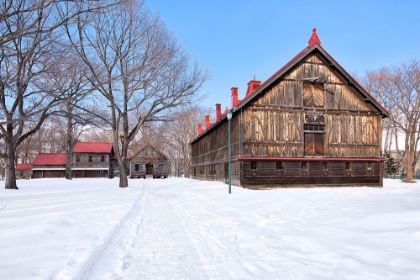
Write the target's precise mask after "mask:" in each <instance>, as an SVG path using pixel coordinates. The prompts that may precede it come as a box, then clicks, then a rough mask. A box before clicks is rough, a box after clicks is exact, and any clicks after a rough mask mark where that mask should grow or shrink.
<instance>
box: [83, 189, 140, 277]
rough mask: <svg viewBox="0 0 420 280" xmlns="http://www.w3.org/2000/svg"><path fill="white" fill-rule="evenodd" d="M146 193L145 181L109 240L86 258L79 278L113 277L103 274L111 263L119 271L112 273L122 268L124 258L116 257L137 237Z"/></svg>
mask: <svg viewBox="0 0 420 280" xmlns="http://www.w3.org/2000/svg"><path fill="white" fill-rule="evenodd" d="M145 194H146V192H145V184H144V183H143V185H142V192H141V194H140V196H139V197H138V198H137V199H136V201H135V203H134V204H133V207H132V208H131V210H130V211H129V212H128V213H127V214H126V216H125V217H124V218H123V219H122V223H121V224H120V225H119V226H117V227H116V228H115V229H114V231H113V232H112V233H111V235H110V236H109V238H108V241H107V242H104V243H103V244H102V245H101V246H100V247H99V248H97V249H96V250H95V253H94V254H93V255H92V256H91V257H90V258H89V259H88V260H86V265H85V266H84V268H83V269H82V270H81V273H80V274H79V276H78V277H77V279H83V280H87V279H107V278H108V279H113V277H114V276H111V275H110V273H108V275H102V274H103V272H104V267H105V268H106V269H108V270H109V269H110V267H109V264H111V263H113V264H115V266H116V267H114V270H116V271H117V272H115V271H114V272H112V274H114V275H115V273H117V274H118V271H119V270H121V261H122V260H115V257H116V256H118V255H121V251H123V252H125V251H127V246H128V247H130V245H127V244H132V243H133V240H134V239H135V237H136V235H135V234H136V233H137V232H138V228H139V227H140V225H141V222H142V217H143V214H144V205H145V203H144V202H145V200H146V196H145ZM127 233H129V235H127ZM131 246H132V245H131ZM124 255H125V254H124ZM99 276H100V277H99Z"/></svg>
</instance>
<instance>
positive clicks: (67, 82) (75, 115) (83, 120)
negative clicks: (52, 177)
mask: <svg viewBox="0 0 420 280" xmlns="http://www.w3.org/2000/svg"><path fill="white" fill-rule="evenodd" d="M86 72H87V69H86V67H85V64H84V63H83V62H82V61H81V60H80V59H79V57H78V56H75V55H72V54H71V53H68V54H67V55H66V57H65V59H63V60H62V63H60V64H56V65H55V67H54V71H53V74H52V75H51V81H52V83H53V84H54V88H55V89H56V90H57V92H58V94H59V95H60V96H61V98H62V101H61V102H60V105H59V108H58V109H57V113H56V115H57V116H60V117H61V118H63V119H64V120H65V125H62V126H61V127H63V128H64V129H61V130H62V135H63V136H64V137H63V138H64V139H65V141H64V143H65V145H63V150H65V151H66V178H67V179H72V172H71V164H72V155H73V148H74V146H75V145H76V143H77V141H78V139H79V137H80V134H81V133H82V132H83V127H86V125H88V124H91V123H92V122H91V121H90V120H91V118H90V117H89V113H88V112H89V110H88V108H87V107H85V105H86V103H88V101H87V100H86V99H87V98H86V97H87V95H88V94H89V93H90V92H91V91H92V88H91V87H90V83H89V82H88V80H87V78H86ZM58 131H60V129H58Z"/></svg>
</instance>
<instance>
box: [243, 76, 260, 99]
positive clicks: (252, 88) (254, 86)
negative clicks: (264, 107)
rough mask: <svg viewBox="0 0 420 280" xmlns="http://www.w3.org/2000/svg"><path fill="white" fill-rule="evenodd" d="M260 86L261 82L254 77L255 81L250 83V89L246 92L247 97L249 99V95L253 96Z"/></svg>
mask: <svg viewBox="0 0 420 280" xmlns="http://www.w3.org/2000/svg"><path fill="white" fill-rule="evenodd" d="M260 85H261V81H257V80H255V77H254V79H253V80H251V81H250V82H249V83H248V89H247V90H246V95H245V97H248V96H249V95H251V94H252V93H253V92H254V91H255V90H256V89H257V88H259V87H260Z"/></svg>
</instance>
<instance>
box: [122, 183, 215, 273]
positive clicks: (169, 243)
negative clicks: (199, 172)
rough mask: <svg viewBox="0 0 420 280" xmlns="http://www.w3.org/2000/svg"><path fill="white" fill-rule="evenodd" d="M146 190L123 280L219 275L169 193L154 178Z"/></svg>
mask: <svg viewBox="0 0 420 280" xmlns="http://www.w3.org/2000/svg"><path fill="white" fill-rule="evenodd" d="M145 192H146V193H147V195H146V197H147V199H146V201H145V203H146V205H145V208H144V209H145V211H144V221H143V224H142V227H139V230H138V232H137V237H136V239H135V240H134V243H133V247H132V248H131V250H130V251H129V252H127V255H128V256H129V257H127V258H125V266H124V269H123V271H122V273H121V275H120V277H119V278H120V279H212V278H217V277H218V276H220V274H219V273H218V268H217V266H215V265H214V264H212V263H211V262H210V261H209V260H208V259H207V258H206V256H205V254H203V252H202V251H201V250H200V248H199V247H198V246H197V245H196V243H195V241H194V240H195V239H194V237H193V236H192V234H191V231H190V230H189V229H188V228H187V227H186V225H185V223H184V221H183V219H182V217H181V216H180V215H179V213H178V212H177V211H176V209H175V207H174V206H173V204H172V202H171V201H170V199H169V198H168V197H167V193H166V192H165V191H164V190H162V189H161V188H159V187H158V186H157V184H155V183H154V182H153V181H152V180H146V181H145Z"/></svg>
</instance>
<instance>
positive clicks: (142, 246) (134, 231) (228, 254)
mask: <svg viewBox="0 0 420 280" xmlns="http://www.w3.org/2000/svg"><path fill="white" fill-rule="evenodd" d="M138 183H142V184H143V193H142V196H141V200H139V204H140V206H139V207H138V209H137V212H133V215H132V217H130V218H129V219H128V220H129V222H128V223H127V222H126V223H125V224H126V225H125V226H126V228H125V229H122V230H121V231H122V232H124V233H127V232H128V233H129V234H128V235H127V236H125V237H124V238H123V237H118V235H115V237H118V240H119V241H120V243H121V245H120V246H119V249H118V250H115V249H112V247H115V246H108V250H107V251H108V255H109V256H108V257H105V258H110V256H112V257H113V258H115V259H116V260H114V261H112V260H109V259H108V261H105V262H102V261H101V260H99V261H98V262H97V263H96V264H95V269H93V271H95V270H97V271H99V272H101V273H99V274H96V273H91V274H90V275H89V277H86V279H293V280H295V279H344V278H346V279H347V278H348V279H399V277H400V276H402V275H404V279H417V278H416V277H417V276H419V271H418V269H417V268H416V267H417V265H415V263H417V261H418V257H417V256H416V255H412V254H410V253H408V252H410V250H412V249H414V251H418V250H420V243H419V238H420V235H419V234H420V232H418V231H417V230H416V227H417V226H418V221H417V220H416V218H415V217H417V213H420V212H419V210H418V202H419V201H420V199H419V198H418V197H417V196H413V197H411V196H407V195H406V194H405V193H406V192H407V191H410V189H404V188H402V189H401V188H399V189H389V190H385V191H384V189H377V188H363V189H358V188H338V189H329V188H316V189H287V190H284V189H283V190H272V191H251V190H246V189H242V188H237V187H235V188H234V189H233V193H232V194H231V195H229V194H227V186H226V185H224V184H221V183H214V182H202V181H195V180H187V179H176V178H172V179H167V180H142V181H138ZM136 184H137V182H136ZM303 194H304V195H303ZM372 197H375V199H372ZM391 201H393V203H394V206H393V207H392V208H390V202H391ZM372 209H375V210H374V211H372ZM387 212H391V213H395V214H393V215H398V218H397V216H395V217H393V220H395V221H398V223H394V224H389V223H388V222H387V221H386V218H385V217H389V214H383V213H387ZM397 213H398V214H397ZM407 214H408V215H407ZM385 215H388V216H385ZM383 217H384V218H383ZM383 219H384V220H383ZM373 220H375V224H376V226H371V224H372V222H371V221H373ZM378 221H379V222H378ZM413 224H415V225H416V226H414V227H413ZM123 226H124V225H123ZM377 227H379V228H377ZM389 231H392V232H399V233H398V236H400V237H402V236H404V237H405V238H408V239H409V240H410V242H407V240H404V241H402V242H400V241H399V239H398V238H397V239H395V238H394V237H393V235H392V234H390V233H389ZM115 237H113V238H115ZM114 243H115V242H114ZM413 246H414V247H413ZM396 252H398V253H397V254H396ZM112 257H111V259H112ZM110 263H113V264H115V265H114V266H113V267H112V268H109V267H104V264H110Z"/></svg>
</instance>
